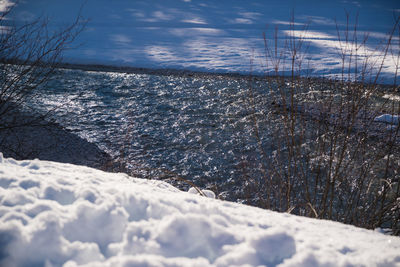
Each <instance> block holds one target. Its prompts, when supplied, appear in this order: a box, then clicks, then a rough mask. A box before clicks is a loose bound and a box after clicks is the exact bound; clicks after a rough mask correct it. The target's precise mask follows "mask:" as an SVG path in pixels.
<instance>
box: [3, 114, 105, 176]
mask: <svg viewBox="0 0 400 267" xmlns="http://www.w3.org/2000/svg"><path fill="white" fill-rule="evenodd" d="M35 116H36V117H35ZM9 119H10V120H13V121H15V122H18V125H15V126H13V127H8V128H5V129H2V130H1V131H0V152H2V153H3V155H4V156H5V157H12V158H14V159H17V160H27V159H36V158H37V159H40V160H49V161H56V162H62V163H71V164H76V165H84V166H89V167H93V168H98V169H103V170H107V169H108V168H107V166H111V165H112V164H111V162H112V158H111V156H110V155H108V154H107V153H106V152H104V151H102V150H101V149H100V148H99V147H98V146H97V145H96V144H93V143H90V142H88V141H87V140H85V139H83V138H81V137H79V136H78V135H76V134H74V133H73V132H72V131H70V130H68V129H66V128H64V127H62V126H61V125H59V124H57V123H55V122H51V121H48V120H45V119H43V118H40V117H38V115H32V114H28V113H27V112H22V111H20V110H14V111H13V113H12V115H11V116H9Z"/></svg>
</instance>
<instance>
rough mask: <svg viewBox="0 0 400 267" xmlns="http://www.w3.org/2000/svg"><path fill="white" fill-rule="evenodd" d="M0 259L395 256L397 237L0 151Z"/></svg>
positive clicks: (372, 261) (202, 262) (387, 262)
mask: <svg viewBox="0 0 400 267" xmlns="http://www.w3.org/2000/svg"><path fill="white" fill-rule="evenodd" d="M0 203H1V206H0V265H1V266H44V265H46V266H61V265H64V266H76V265H86V266H121V265H124V264H126V265H128V266H202V267H203V266H243V265H246V264H247V266H257V265H267V266H275V265H278V264H282V265H281V266H320V265H333V266H352V265H357V266H358V265H366V266H375V265H384V266H394V265H397V266H398V265H400V253H399V251H400V238H398V237H393V236H385V235H383V234H381V233H378V232H374V231H368V230H364V229H359V228H356V227H353V226H349V225H343V224H340V223H335V222H330V221H321V220H314V219H308V218H303V217H298V216H293V215H289V214H281V213H275V212H271V211H267V210H262V209H258V208H253V207H249V206H245V205H240V204H235V203H230V202H223V201H220V200H215V199H210V198H205V197H201V196H198V195H196V194H190V193H186V192H181V191H179V190H178V189H176V188H174V187H172V186H170V185H168V184H166V183H164V182H159V181H149V180H142V179H136V178H131V177H129V176H127V175H125V174H113V173H106V172H102V171H99V170H95V169H91V168H88V167H82V166H75V165H71V164H62V163H55V162H49V161H39V160H32V161H16V160H13V159H11V158H9V159H6V158H3V156H2V154H1V153H0Z"/></svg>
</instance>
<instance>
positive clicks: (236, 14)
mask: <svg viewBox="0 0 400 267" xmlns="http://www.w3.org/2000/svg"><path fill="white" fill-rule="evenodd" d="M10 1H11V2H15V1H14V0H7V1H2V2H10ZM82 5H83V8H82V16H83V17H85V18H88V19H90V21H89V23H88V25H87V28H86V30H85V31H84V32H83V33H82V34H81V35H80V37H79V39H78V40H77V42H76V45H78V48H79V49H74V50H70V51H67V53H66V57H65V60H66V61H68V62H73V63H97V64H112V65H117V66H119V65H126V66H134V67H150V68H177V69H186V70H201V71H218V72H241V73H249V72H250V71H253V72H257V73H264V71H271V70H272V67H271V66H270V65H269V66H266V62H265V51H264V41H263V32H265V31H266V32H267V39H269V41H272V40H271V39H273V35H272V31H273V29H274V27H275V25H276V26H278V28H279V33H278V36H279V38H280V40H282V42H280V43H279V46H280V47H283V46H284V40H285V39H286V38H288V37H289V36H295V37H296V36H297V37H299V36H300V35H301V30H302V29H303V28H304V26H305V25H308V23H310V25H309V29H308V33H307V34H306V35H304V36H303V37H304V38H305V40H306V42H307V45H306V46H308V51H307V54H308V56H307V62H305V63H304V64H303V65H304V66H303V68H304V69H307V71H308V72H310V73H311V74H312V75H315V76H320V75H326V76H332V75H335V74H338V73H340V72H341V59H340V56H339V55H338V52H339V51H338V47H339V46H340V42H339V40H338V38H337V32H336V23H337V25H338V26H339V28H340V29H341V30H344V29H345V24H346V16H345V10H346V11H348V12H349V14H350V31H352V30H353V25H354V22H355V17H356V14H357V12H359V16H358V27H357V31H358V43H360V42H361V41H362V40H363V37H364V36H365V34H366V33H369V39H368V42H367V46H366V47H363V48H362V49H359V51H358V52H357V53H358V54H359V55H364V54H369V55H371V59H370V61H371V62H374V61H376V62H378V64H379V62H380V60H381V58H382V56H383V53H382V52H379V50H378V51H376V48H377V46H378V45H379V44H380V42H381V40H382V38H383V37H385V34H386V33H388V32H389V31H390V30H391V28H392V26H393V23H394V19H393V17H394V14H399V12H400V1H394V0H382V1H376V0H363V1H345V0H329V1H320V0H318V1H317V0H288V1H281V0H268V1H264V0H253V1H243V0H218V1H211V0H168V1H163V0H151V1H149V0H135V1H127V0H115V1H109V0H69V1H53V0H35V1H20V3H19V4H18V6H17V7H16V9H15V10H14V11H15V12H14V13H13V15H14V19H15V20H16V21H17V22H23V21H29V20H31V19H33V18H35V17H37V16H40V15H47V16H49V19H50V23H51V25H52V26H56V27H59V26H62V25H66V24H68V23H69V22H71V21H73V19H74V18H75V17H76V16H77V14H78V12H79V9H80V7H81V6H82ZM292 11H294V14H295V21H296V28H295V30H294V31H290V30H289V22H290V17H291V12H292ZM335 19H336V22H335ZM342 38H344V37H343V36H342ZM350 38H353V33H352V32H351V33H350ZM398 40H399V38H398V36H397V37H396V38H394V40H393V41H395V42H396V41H398ZM342 41H343V40H342ZM272 44H273V42H272ZM396 47H397V46H396ZM397 48H398V47H397ZM353 53H354V52H353ZM251 60H252V63H251V62H250V61H251ZM282 64H283V63H282ZM395 65H396V59H395V58H392V57H391V56H388V57H387V59H386V60H385V61H384V65H383V69H382V72H383V78H385V79H386V80H387V81H389V80H390V79H392V78H393V76H394V74H395V72H396V66H395Z"/></svg>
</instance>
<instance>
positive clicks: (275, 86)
mask: <svg viewBox="0 0 400 267" xmlns="http://www.w3.org/2000/svg"><path fill="white" fill-rule="evenodd" d="M399 19H400V18H399V17H397V18H396V19H395V23H394V26H393V29H392V30H391V32H390V33H389V35H388V38H387V40H386V41H385V42H384V43H383V45H382V46H381V50H380V51H381V55H382V56H381V57H379V58H378V60H376V59H375V58H374V57H372V55H370V54H367V53H365V51H368V49H367V48H368V47H367V41H368V36H367V35H365V36H363V37H362V38H360V37H359V33H358V29H357V27H358V22H357V20H358V16H355V19H354V22H353V23H351V22H350V16H349V14H346V21H347V24H346V25H345V27H344V29H340V27H339V26H337V38H338V42H339V46H338V57H339V59H340V62H341V73H340V74H339V75H338V77H337V78H336V79H323V78H318V79H317V78H311V77H309V76H307V75H308V72H307V70H306V69H303V66H304V65H305V64H306V63H307V62H306V55H307V53H306V52H307V40H306V39H305V38H304V36H305V35H306V33H307V26H305V27H303V28H302V29H301V32H302V34H301V35H300V36H299V35H298V34H297V35H295V34H289V36H288V37H287V38H286V39H285V40H284V44H285V45H284V46H283V47H280V46H279V45H278V44H279V43H280V42H279V41H278V34H277V32H278V29H277V28H276V29H275V31H274V32H273V38H272V39H273V42H272V44H271V42H269V40H268V39H267V37H266V35H265V34H264V40H265V54H266V65H267V66H270V67H272V69H273V70H274V72H273V73H269V74H268V75H267V86H268V87H269V88H270V89H269V94H270V95H271V105H270V106H269V107H268V108H269V109H268V110H267V111H265V109H266V107H265V106H263V105H259V104H258V103H257V101H256V100H255V97H254V94H253V92H252V90H253V89H252V86H251V81H250V86H249V94H248V96H249V97H248V101H247V106H248V108H249V109H250V110H251V112H252V113H253V116H252V117H251V120H250V122H249V123H251V125H252V127H253V135H254V138H255V139H256V141H257V143H258V153H259V155H260V156H259V157H258V159H259V161H260V164H259V166H260V173H261V175H260V178H258V179H256V178H253V179H251V181H252V183H253V185H252V186H251V188H252V190H254V191H253V194H252V196H253V197H254V196H257V203H254V204H256V205H259V206H262V207H265V208H268V209H272V210H276V211H282V212H289V213H294V214H298V215H303V216H308V217H314V218H320V219H330V220H335V221H340V222H344V223H348V224H353V225H356V226H360V227H365V228H369V229H375V228H378V227H380V228H386V229H389V231H390V232H391V233H392V234H395V235H399V234H400V181H399V180H400V160H399V159H400V150H399V148H398V146H399V143H400V142H399V141H400V138H399V127H400V125H399V123H398V121H397V123H396V121H395V120H396V119H397V120H398V117H396V116H398V115H399V114H400V102H399V101H395V100H390V98H382V96H383V95H384V94H390V95H397V94H398V87H397V84H396V81H397V80H396V76H397V69H398V67H399V57H400V54H399V47H395V45H399V41H398V40H397V41H396V42H394V41H393V38H394V37H395V35H396V34H399V32H400V31H399ZM295 26H296V23H295V22H294V18H293V16H292V20H291V24H290V30H289V32H291V33H294V32H295ZM388 57H392V58H393V59H394V61H395V62H396V64H397V65H396V68H397V69H396V73H395V77H394V83H393V85H392V86H387V85H379V84H378V82H379V77H380V74H381V71H382V68H383V65H384V61H385V60H387V59H388ZM284 73H286V74H289V75H287V76H283V75H282V74H284ZM382 113H386V114H387V117H388V118H393V119H394V120H393V121H392V122H390V121H387V123H382V122H378V121H377V117H378V116H379V115H381V114H382ZM260 116H264V117H263V118H262V119H261V118H260ZM261 121H264V122H265V121H267V122H269V125H268V129H269V131H271V134H270V135H271V139H272V141H270V143H271V144H272V145H270V146H271V147H268V142H266V141H265V140H263V139H262V138H261V132H260V131H261V130H260V128H262V127H264V126H263V125H261ZM248 180H250V179H248V178H246V181H248ZM254 184H255V185H254Z"/></svg>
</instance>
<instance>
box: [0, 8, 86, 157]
mask: <svg viewBox="0 0 400 267" xmlns="http://www.w3.org/2000/svg"><path fill="white" fill-rule="evenodd" d="M13 10H14V9H13V7H10V8H9V9H8V10H6V11H3V12H2V13H1V14H0V134H1V139H2V140H0V144H2V146H1V147H3V148H4V147H6V146H7V144H5V143H6V139H10V136H15V138H14V139H15V140H17V139H18V142H17V143H21V142H22V143H23V142H25V141H24V140H19V137H20V136H17V135H18V134H19V131H20V130H21V129H22V128H23V127H30V128H31V127H45V126H46V125H49V124H52V123H53V122H52V121H51V120H49V114H50V113H51V111H50V112H48V113H46V114H38V113H37V112H35V110H34V109H33V108H32V107H31V106H29V105H28V102H27V101H26V100H27V99H28V98H35V97H36V95H35V90H36V89H37V88H38V87H39V86H41V85H43V84H45V83H46V82H47V81H49V80H50V79H51V75H52V74H53V73H54V71H55V70H56V68H57V66H58V64H59V62H60V61H61V60H62V53H63V52H64V51H65V50H66V49H69V48H71V47H70V46H71V44H72V42H73V41H74V40H75V38H76V37H77V35H78V34H79V33H80V32H81V31H82V30H83V29H84V27H85V23H86V22H85V21H84V20H83V19H82V17H81V16H80V14H79V15H78V16H77V17H76V19H75V21H74V22H73V23H72V24H70V25H68V26H65V27H63V28H59V29H51V27H49V19H48V18H46V17H39V18H37V19H35V20H33V21H28V22H25V23H23V24H22V25H21V24H18V23H13V20H12V13H13ZM30 102H32V101H30ZM22 135H24V134H22ZM22 135H21V136H22ZM4 145H5V146H4ZM13 149H14V150H15V149H18V147H16V146H14V147H13ZM25 149H26V148H25ZM22 151H23V150H19V152H22ZM3 152H4V151H3ZM14 152H15V153H14V154H16V155H18V153H19V152H18V151H14ZM32 153H36V152H35V151H29V152H26V153H25V152H24V153H23V154H24V155H20V156H21V158H24V157H29V154H32Z"/></svg>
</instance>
